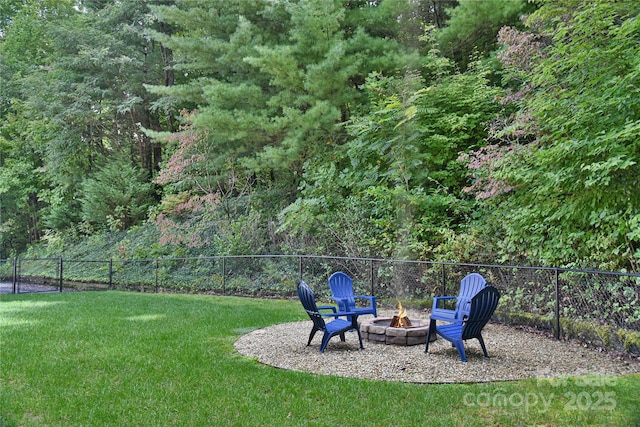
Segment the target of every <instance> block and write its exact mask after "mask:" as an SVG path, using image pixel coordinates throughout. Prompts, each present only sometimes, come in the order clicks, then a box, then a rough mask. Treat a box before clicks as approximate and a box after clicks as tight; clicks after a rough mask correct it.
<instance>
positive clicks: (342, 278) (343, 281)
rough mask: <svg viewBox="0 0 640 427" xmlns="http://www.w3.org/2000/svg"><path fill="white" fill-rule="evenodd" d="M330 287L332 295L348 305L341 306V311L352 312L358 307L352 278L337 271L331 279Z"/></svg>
mask: <svg viewBox="0 0 640 427" xmlns="http://www.w3.org/2000/svg"><path fill="white" fill-rule="evenodd" d="M329 287H330V288H331V295H332V296H333V297H335V298H340V299H341V300H343V301H345V302H346V305H343V304H340V303H339V305H340V310H341V311H350V310H351V309H353V308H354V307H355V305H356V301H355V298H354V294H353V280H352V279H351V277H349V276H348V275H346V274H345V273H343V272H342V271H337V272H335V273H333V274H332V275H331V276H330V277H329Z"/></svg>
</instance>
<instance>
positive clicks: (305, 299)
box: [298, 280, 326, 330]
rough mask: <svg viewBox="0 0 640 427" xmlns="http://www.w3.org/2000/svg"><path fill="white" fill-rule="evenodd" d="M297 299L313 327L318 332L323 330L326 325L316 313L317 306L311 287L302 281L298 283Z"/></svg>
mask: <svg viewBox="0 0 640 427" xmlns="http://www.w3.org/2000/svg"><path fill="white" fill-rule="evenodd" d="M298 299H299V300H300V302H301V303H302V306H303V307H304V309H305V311H306V312H307V314H308V315H309V317H310V318H311V320H312V321H313V324H314V326H315V327H316V328H317V329H319V330H324V329H325V327H326V324H325V322H324V319H323V318H322V316H321V315H320V313H319V312H318V306H317V305H316V297H315V295H314V294H313V290H311V287H309V285H307V283H306V282H305V281H304V280H300V281H299V282H298Z"/></svg>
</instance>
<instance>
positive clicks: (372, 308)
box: [329, 271, 378, 317]
mask: <svg viewBox="0 0 640 427" xmlns="http://www.w3.org/2000/svg"><path fill="white" fill-rule="evenodd" d="M329 287H330V288H331V298H332V299H333V300H335V301H336V304H338V308H339V309H340V311H353V312H355V313H356V314H357V315H358V316H362V315H364V314H373V317H378V310H377V309H376V297H375V296H373V295H354V294H353V280H352V279H351V277H349V276H347V275H346V274H345V273H343V272H341V271H338V272H336V273H333V274H332V275H331V277H329ZM356 299H366V300H368V301H369V305H368V306H367V307H356Z"/></svg>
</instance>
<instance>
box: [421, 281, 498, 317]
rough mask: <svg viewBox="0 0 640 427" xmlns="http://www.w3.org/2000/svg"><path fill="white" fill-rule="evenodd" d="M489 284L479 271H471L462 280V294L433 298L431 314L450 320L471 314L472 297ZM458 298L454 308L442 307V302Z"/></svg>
mask: <svg viewBox="0 0 640 427" xmlns="http://www.w3.org/2000/svg"><path fill="white" fill-rule="evenodd" d="M486 285H487V281H486V280H485V279H484V277H482V276H481V275H480V274H478V273H471V274H469V275H467V276H465V278H464V279H462V280H461V281H460V294H459V295H458V296H455V297H454V296H441V297H435V298H434V299H433V307H432V309H431V314H435V315H436V316H438V317H440V318H446V319H449V320H454V319H462V318H464V316H466V315H468V314H469V309H470V307H471V298H473V296H474V295H475V294H477V293H478V292H480V291H481V290H482V289H484V287H485V286H486ZM453 299H455V300H456V307H455V309H453V310H450V309H446V308H442V304H441V303H443V302H444V301H447V300H453Z"/></svg>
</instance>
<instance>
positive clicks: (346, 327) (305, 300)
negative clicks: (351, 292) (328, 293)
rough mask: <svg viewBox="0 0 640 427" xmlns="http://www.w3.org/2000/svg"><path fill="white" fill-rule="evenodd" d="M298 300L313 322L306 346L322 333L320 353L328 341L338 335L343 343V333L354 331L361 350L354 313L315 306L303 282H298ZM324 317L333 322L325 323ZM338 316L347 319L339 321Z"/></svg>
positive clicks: (328, 306)
mask: <svg viewBox="0 0 640 427" xmlns="http://www.w3.org/2000/svg"><path fill="white" fill-rule="evenodd" d="M298 298H299V299H300V302H301V303H302V306H303V307H304V309H305V310H306V312H307V314H308V315H309V317H310V318H311V320H312V321H313V328H312V329H311V333H310V334H309V341H308V342H307V346H309V345H311V340H313V337H314V336H315V334H316V332H318V331H323V332H324V335H323V336H322V343H321V344H320V353H323V352H324V349H325V348H326V347H327V344H328V343H329V340H330V339H331V338H332V337H334V336H336V335H340V340H342V341H345V336H344V333H345V332H347V331H350V330H353V329H355V330H356V331H357V332H358V340H359V341H360V348H361V349H363V348H364V347H363V345H362V335H361V334H360V326H359V325H358V316H357V315H356V313H354V312H352V311H351V312H343V311H336V308H335V307H334V306H332V305H321V306H318V305H316V298H315V296H314V294H313V291H312V290H311V288H310V287H309V285H307V284H306V283H305V282H304V281H303V280H300V281H299V282H298ZM321 310H327V311H330V312H328V313H321V312H320V311H321ZM323 316H324V317H333V318H334V320H332V321H330V322H325V320H324V318H323ZM339 316H347V319H349V320H344V319H340V318H339Z"/></svg>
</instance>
